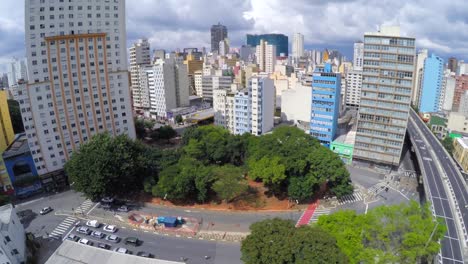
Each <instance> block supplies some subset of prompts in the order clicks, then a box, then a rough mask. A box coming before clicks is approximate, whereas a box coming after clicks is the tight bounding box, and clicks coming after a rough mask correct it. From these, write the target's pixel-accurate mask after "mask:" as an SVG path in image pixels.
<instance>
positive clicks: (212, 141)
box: [65, 124, 353, 204]
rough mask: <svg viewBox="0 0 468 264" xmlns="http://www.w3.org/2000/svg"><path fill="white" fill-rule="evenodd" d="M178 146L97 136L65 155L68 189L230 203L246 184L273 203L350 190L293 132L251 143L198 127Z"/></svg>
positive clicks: (340, 167)
mask: <svg viewBox="0 0 468 264" xmlns="http://www.w3.org/2000/svg"><path fill="white" fill-rule="evenodd" d="M143 126H144V124H143ZM148 126H149V125H148ZM163 128H164V127H161V128H160V130H161V129H163ZM158 133H161V134H163V135H165V133H166V132H164V129H163V132H161V131H159V132H158ZM162 138H164V139H167V138H169V137H166V136H163V137H162ZM180 141H181V144H180V146H179V147H177V148H171V149H160V148H156V147H151V146H148V145H144V144H142V143H141V142H140V141H138V140H137V141H134V140H131V139H129V138H128V137H126V136H117V137H111V136H110V135H107V134H101V135H97V136H95V137H93V138H92V140H90V141H89V142H88V143H87V144H84V145H83V146H82V147H81V148H80V150H79V151H78V152H76V153H74V154H73V155H72V158H71V159H70V160H69V161H68V162H67V164H66V166H65V171H66V173H67V174H68V175H69V177H70V180H71V181H72V182H75V189H76V190H78V191H81V192H83V193H84V194H85V195H87V196H88V197H90V198H93V199H98V198H100V197H103V196H126V195H129V194H135V193H138V192H140V191H142V190H144V191H145V192H146V193H150V194H151V195H152V196H154V197H159V198H164V199H167V200H169V201H172V202H175V203H179V204H184V203H206V202H210V201H218V202H225V203H229V202H233V201H235V200H236V199H239V197H243V196H245V195H246V194H248V193H249V192H251V191H252V188H251V186H250V185H249V181H250V182H252V181H254V182H257V183H261V184H262V185H263V186H264V187H265V189H266V192H267V193H268V195H270V196H274V197H278V198H279V199H286V198H289V199H294V200H298V201H307V200H310V199H312V198H316V196H317V195H319V194H320V195H321V194H324V193H329V194H331V195H336V196H337V197H341V196H343V195H347V194H350V193H352V192H353V187H352V185H351V180H350V177H349V173H348V171H347V170H346V167H345V166H344V164H343V163H342V162H341V160H340V159H339V157H338V156H336V155H335V154H334V153H333V152H332V151H330V150H328V149H327V148H325V147H323V146H321V145H320V144H319V142H318V141H317V140H316V139H314V138H313V137H311V136H310V135H307V134H305V133H304V132H303V131H301V130H299V129H297V128H292V127H280V128H278V129H276V130H275V131H273V133H271V134H268V135H263V136H259V137H255V136H252V135H249V134H244V135H232V134H230V133H229V132H228V131H227V130H225V129H223V128H220V127H216V126H203V127H197V128H188V129H186V130H185V132H184V134H183V135H182V138H181V140H180Z"/></svg>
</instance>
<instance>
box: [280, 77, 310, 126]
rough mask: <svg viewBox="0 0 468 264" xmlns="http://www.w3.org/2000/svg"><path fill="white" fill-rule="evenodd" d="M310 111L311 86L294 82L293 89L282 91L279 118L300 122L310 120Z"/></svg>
mask: <svg viewBox="0 0 468 264" xmlns="http://www.w3.org/2000/svg"><path fill="white" fill-rule="evenodd" d="M311 111H312V87H309V86H304V85H302V84H300V83H297V84H296V87H295V88H294V89H289V90H286V91H283V94H282V96H281V119H282V120H285V121H293V122H294V123H295V124H298V123H300V122H310V113H311Z"/></svg>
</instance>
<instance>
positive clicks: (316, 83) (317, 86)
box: [310, 63, 341, 148]
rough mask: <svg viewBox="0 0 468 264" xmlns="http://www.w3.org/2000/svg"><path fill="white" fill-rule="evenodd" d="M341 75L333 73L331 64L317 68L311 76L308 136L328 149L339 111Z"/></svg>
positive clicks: (334, 131) (333, 136) (333, 135)
mask: <svg viewBox="0 0 468 264" xmlns="http://www.w3.org/2000/svg"><path fill="white" fill-rule="evenodd" d="M340 90H341V74H340V73H334V72H333V70H332V66H331V64H328V63H327V64H325V66H324V67H317V69H316V70H315V72H314V73H313V74H312V95H311V96H312V112H311V116H310V135H312V136H314V137H315V138H317V139H318V140H319V141H320V143H321V144H322V145H324V146H326V147H328V148H329V147H330V144H331V142H332V141H333V139H334V138H335V134H336V130H337V124H338V117H339V109H340V102H341V99H340V97H341V96H340Z"/></svg>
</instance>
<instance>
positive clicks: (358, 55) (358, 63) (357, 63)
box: [353, 41, 364, 71]
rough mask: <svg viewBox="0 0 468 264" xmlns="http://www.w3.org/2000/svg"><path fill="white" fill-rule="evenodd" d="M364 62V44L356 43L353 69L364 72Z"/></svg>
mask: <svg viewBox="0 0 468 264" xmlns="http://www.w3.org/2000/svg"><path fill="white" fill-rule="evenodd" d="M363 61H364V43H363V42H362V41H359V42H356V43H354V53H353V69H354V70H355V71H362V63H363Z"/></svg>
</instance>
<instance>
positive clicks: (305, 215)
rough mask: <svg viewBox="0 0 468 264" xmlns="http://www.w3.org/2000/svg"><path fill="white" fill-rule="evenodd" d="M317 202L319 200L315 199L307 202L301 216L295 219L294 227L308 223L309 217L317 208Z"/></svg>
mask: <svg viewBox="0 0 468 264" xmlns="http://www.w3.org/2000/svg"><path fill="white" fill-rule="evenodd" d="M318 203H319V202H318V200H317V201H316V202H315V203H312V204H309V207H307V210H305V211H304V213H303V214H302V215H301V218H299V220H298V221H297V223H296V227H299V226H302V225H307V224H309V222H310V219H311V218H312V216H313V215H314V212H315V209H317V206H318Z"/></svg>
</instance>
